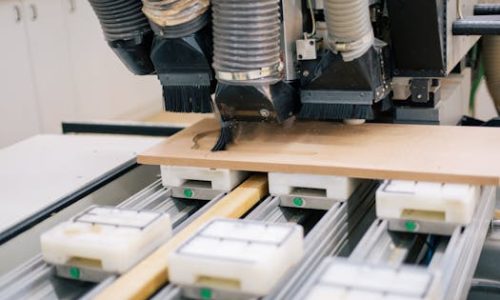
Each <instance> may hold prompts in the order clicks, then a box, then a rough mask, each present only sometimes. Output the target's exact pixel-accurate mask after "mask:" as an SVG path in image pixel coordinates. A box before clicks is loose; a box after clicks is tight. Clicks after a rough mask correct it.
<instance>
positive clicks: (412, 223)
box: [405, 221, 417, 232]
mask: <svg viewBox="0 0 500 300" xmlns="http://www.w3.org/2000/svg"><path fill="white" fill-rule="evenodd" d="M405 228H406V230H408V231H411V232H413V231H415V230H417V222H415V221H406V222H405Z"/></svg>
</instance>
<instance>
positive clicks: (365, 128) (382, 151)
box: [138, 119, 500, 185]
mask: <svg viewBox="0 0 500 300" xmlns="http://www.w3.org/2000/svg"><path fill="white" fill-rule="evenodd" d="M218 128H219V124H218V122H217V121H216V120H213V119H212V120H208V119H207V120H202V121H200V122H198V123H196V124H195V125H193V126H191V127H189V128H187V129H185V130H183V131H181V132H179V133H178V134H176V135H174V136H173V137H171V138H169V139H168V140H166V141H165V142H163V143H160V144H158V145H156V146H154V147H153V148H151V149H149V150H147V151H145V152H143V153H142V154H141V155H139V158H138V161H139V162H140V163H143V164H152V165H178V166H193V167H210V168H225V169H235V170H247V171H257V172H290V173H310V174H326V175H341V176H349V177H359V178H371V179H408V180H421V181H438V182H457V183H471V184H484V185H498V184H500V155H499V151H500V129H498V128H483V127H458V126H430V125H398V124H364V125H359V126H348V125H343V124H338V123H324V122H296V123H295V124H294V125H293V126H292V127H291V128H287V129H285V128H282V127H278V126H277V125H269V124H262V123H260V124H258V125H253V126H245V127H243V129H242V130H241V131H240V133H239V134H238V136H237V140H236V143H235V144H234V145H231V146H230V147H229V148H228V150H227V151H222V152H211V151H210V149H211V147H212V146H213V145H214V143H215V140H216V138H217V136H218Z"/></svg>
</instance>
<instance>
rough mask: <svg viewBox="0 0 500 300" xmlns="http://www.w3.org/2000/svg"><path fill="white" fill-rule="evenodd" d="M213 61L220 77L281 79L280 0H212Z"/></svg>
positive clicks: (232, 79) (249, 80)
mask: <svg viewBox="0 0 500 300" xmlns="http://www.w3.org/2000/svg"><path fill="white" fill-rule="evenodd" d="M212 10H213V30H214V63H213V67H214V69H215V71H216V75H217V78H218V79H219V80H220V81H225V82H227V83H230V82H238V83H252V82H254V83H255V82H269V81H279V80H280V63H281V59H280V1H279V0H255V1H238V0H212Z"/></svg>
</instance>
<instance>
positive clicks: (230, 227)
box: [168, 219, 303, 296]
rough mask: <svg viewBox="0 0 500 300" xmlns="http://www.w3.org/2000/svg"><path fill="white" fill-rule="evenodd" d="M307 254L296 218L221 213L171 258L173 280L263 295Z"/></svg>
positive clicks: (301, 230) (184, 283)
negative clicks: (279, 220)
mask: <svg viewBox="0 0 500 300" xmlns="http://www.w3.org/2000/svg"><path fill="white" fill-rule="evenodd" d="M302 256H303V229H302V227H301V226H299V225H295V224H268V223H264V222H256V221H247V220H231V219H215V220H213V221H211V222H210V223H208V224H207V225H205V226H204V227H203V228H201V229H200V230H199V231H198V232H197V233H196V234H195V235H193V236H192V237H191V238H190V239H189V240H188V241H186V242H185V243H184V244H182V245H181V246H180V247H179V248H178V249H177V250H176V251H174V252H173V253H172V254H171V255H170V256H169V258H168V262H169V277H170V281H171V282H173V283H175V284H179V285H183V286H198V287H205V288H213V289H222V290H230V291H237V292H241V293H245V294H252V295H258V296H263V295H266V294H267V293H269V291H270V290H271V289H272V287H273V286H274V285H275V284H276V283H277V282H278V280H279V279H280V277H281V276H283V275H284V274H285V273H286V272H287V270H289V269H290V268H291V267H292V266H293V265H295V264H296V263H297V262H299V261H300V259H301V258H302Z"/></svg>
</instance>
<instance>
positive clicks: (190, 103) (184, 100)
mask: <svg viewBox="0 0 500 300" xmlns="http://www.w3.org/2000/svg"><path fill="white" fill-rule="evenodd" d="M163 99H164V102H165V110H166V111H172V112H195V113H209V112H212V98H211V97H210V86H203V85H202V86H192V85H183V86H163Z"/></svg>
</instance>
